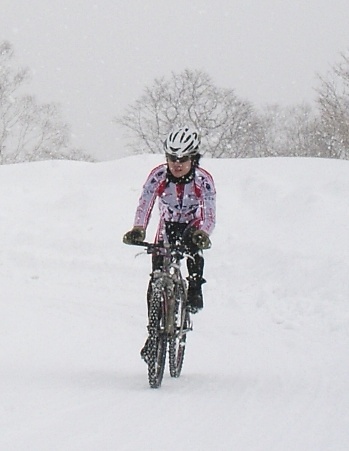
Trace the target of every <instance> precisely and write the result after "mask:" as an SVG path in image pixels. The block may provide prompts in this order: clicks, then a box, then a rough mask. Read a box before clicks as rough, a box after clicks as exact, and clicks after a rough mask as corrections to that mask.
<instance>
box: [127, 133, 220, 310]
mask: <svg viewBox="0 0 349 451" xmlns="http://www.w3.org/2000/svg"><path fill="white" fill-rule="evenodd" d="M200 142H201V140H200V136H199V133H198V132H197V131H196V130H194V129H191V128H190V127H181V128H178V129H177V130H175V131H173V132H171V133H170V134H169V135H168V137H167V139H166V140H165V141H164V151H165V155H166V163H164V164H161V165H159V166H157V167H155V168H154V169H153V170H152V171H151V172H150V174H149V176H148V178H147V180H146V182H145V184H144V186H143V191H142V194H141V196H140V199H139V204H138V208H137V210H136V214H135V219H134V225H133V228H132V230H130V231H129V232H127V233H126V234H125V235H124V237H123V241H124V243H126V244H134V243H135V242H138V241H143V240H144V239H145V235H146V229H147V225H148V222H149V219H150V215H151V212H152V209H153V206H154V202H155V200H156V198H158V203H159V211H160V220H159V226H158V230H157V233H156V238H155V242H168V243H171V244H174V243H176V242H180V243H181V244H183V245H184V246H185V249H186V252H187V253H188V254H189V255H190V256H191V257H188V258H187V269H188V281H189V285H188V309H189V311H190V312H191V313H197V312H198V311H199V310H201V309H202V308H203V296H202V288H201V286H202V284H203V283H205V282H206V281H205V279H204V278H203V271H204V258H203V255H202V250H203V249H209V248H210V247H211V241H210V238H209V236H210V234H211V232H212V231H213V229H214V226H215V217H216V207H215V205H216V190H215V185H214V181H213V178H212V176H211V174H210V173H209V172H207V171H206V170H204V169H203V168H201V167H200V165H199V162H200V158H201V155H200V153H199V147H200ZM161 265H162V257H161V256H153V258H152V267H153V268H152V269H153V271H156V270H161ZM150 289H151V284H149V288H148V303H149V294H150ZM148 307H149V305H148Z"/></svg>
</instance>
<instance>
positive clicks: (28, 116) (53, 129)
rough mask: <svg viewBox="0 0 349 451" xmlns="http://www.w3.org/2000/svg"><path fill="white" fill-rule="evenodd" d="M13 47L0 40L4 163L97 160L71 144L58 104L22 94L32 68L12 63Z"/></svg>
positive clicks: (0, 154) (1, 150) (0, 145)
mask: <svg viewBox="0 0 349 451" xmlns="http://www.w3.org/2000/svg"><path fill="white" fill-rule="evenodd" d="M12 57H13V48H12V46H11V44H10V43H8V42H2V43H0V164H4V163H19V162H24V161H35V160H46V159H57V158H58V159H63V158H64V159H78V160H87V161H93V159H92V158H91V157H90V156H88V155H86V154H85V153H84V152H83V151H80V150H77V149H71V148H70V147H69V141H70V129H69V127H68V125H67V124H66V123H65V122H63V121H62V119H61V114H60V111H59V107H58V105H55V104H53V103H52V104H44V105H39V104H37V102H36V101H35V98H34V97H33V96H28V95H26V96H24V95H20V94H19V90H20V88H21V87H22V85H23V84H24V83H25V82H26V81H27V80H28V76H29V71H28V69H14V68H13V67H12V65H11V60H12Z"/></svg>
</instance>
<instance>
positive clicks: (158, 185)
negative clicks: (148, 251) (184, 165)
mask: <svg viewBox="0 0 349 451" xmlns="http://www.w3.org/2000/svg"><path fill="white" fill-rule="evenodd" d="M156 198H158V199H159V202H158V203H159V212H160V222H159V227H158V231H157V236H156V240H157V241H159V240H165V241H166V236H165V222H180V223H186V224H188V225H189V224H190V225H192V226H194V227H196V228H197V229H200V230H203V231H204V232H206V233H207V234H208V235H210V234H211V232H212V231H213V229H214V226H215V221H216V189H215V186H214V181H213V178H212V176H211V174H210V173H209V172H207V171H206V170H205V169H202V168H201V167H200V166H198V167H196V168H195V173H194V177H193V178H192V180H190V181H189V182H186V183H173V182H171V181H169V180H168V179H167V165H166V164H162V165H159V166H157V167H156V168H154V169H153V170H152V171H151V172H150V174H149V176H148V178H147V180H146V182H145V183H144V185H143V191H142V194H141V197H140V199H139V204H138V208H137V210H136V215H135V220H134V226H135V227H143V228H144V229H146V228H147V226H148V223H149V219H150V216H151V212H152V210H153V206H154V202H155V199H156Z"/></svg>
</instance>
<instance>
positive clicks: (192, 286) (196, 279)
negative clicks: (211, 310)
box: [187, 251, 206, 313]
mask: <svg viewBox="0 0 349 451" xmlns="http://www.w3.org/2000/svg"><path fill="white" fill-rule="evenodd" d="M191 257H192V258H190V257H189V258H187V268H188V274H189V277H188V280H189V286H188V305H189V307H190V310H191V312H192V313H196V312H197V311H198V310H201V309H202V308H203V306H204V303H203V294H202V284H204V283H205V282H206V280H205V279H204V278H203V272H204V263H205V262H204V258H203V256H202V255H201V253H200V251H198V252H196V253H194V254H191Z"/></svg>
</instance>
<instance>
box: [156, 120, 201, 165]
mask: <svg viewBox="0 0 349 451" xmlns="http://www.w3.org/2000/svg"><path fill="white" fill-rule="evenodd" d="M200 142H201V139H200V135H199V133H198V132H197V131H196V130H192V129H190V128H189V127H181V128H179V129H178V130H176V131H173V132H171V133H170V134H169V135H168V137H167V138H166V140H165V141H164V150H165V152H166V153H167V154H168V155H172V156H174V157H177V158H183V157H188V156H192V155H197V154H198V153H199V146H200Z"/></svg>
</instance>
